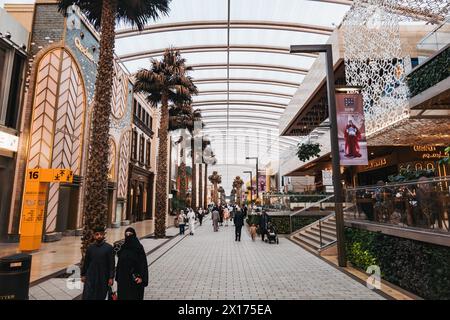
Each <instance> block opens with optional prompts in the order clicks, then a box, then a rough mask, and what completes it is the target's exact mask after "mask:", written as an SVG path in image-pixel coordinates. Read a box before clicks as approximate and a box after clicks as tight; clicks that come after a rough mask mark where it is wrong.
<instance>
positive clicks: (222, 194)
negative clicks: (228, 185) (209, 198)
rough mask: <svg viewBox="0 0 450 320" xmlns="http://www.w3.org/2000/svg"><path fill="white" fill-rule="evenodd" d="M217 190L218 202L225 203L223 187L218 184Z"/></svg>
mask: <svg viewBox="0 0 450 320" xmlns="http://www.w3.org/2000/svg"><path fill="white" fill-rule="evenodd" d="M217 191H218V192H219V195H220V196H219V199H220V204H224V203H225V189H224V188H223V187H222V186H220V187H219V189H217Z"/></svg>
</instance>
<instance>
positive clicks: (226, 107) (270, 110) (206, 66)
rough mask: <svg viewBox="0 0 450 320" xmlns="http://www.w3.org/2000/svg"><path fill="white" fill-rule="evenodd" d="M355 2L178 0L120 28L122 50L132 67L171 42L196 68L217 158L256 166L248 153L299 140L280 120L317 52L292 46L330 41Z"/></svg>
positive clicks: (275, 150)
mask: <svg viewBox="0 0 450 320" xmlns="http://www.w3.org/2000/svg"><path fill="white" fill-rule="evenodd" d="M350 4H351V1H347V0H334V1H333V0H329V1H327V0H325V1H314V0H290V1H288V0H245V1H242V0H172V3H171V12H170V14H169V16H168V17H165V18H163V19H161V20H159V21H157V22H156V23H152V24H151V25H149V26H147V27H146V28H145V29H144V30H143V31H142V32H137V31H136V30H132V29H130V28H129V27H128V26H119V27H118V28H117V39H116V53H117V55H118V56H119V58H120V59H121V61H122V63H123V64H124V65H125V67H126V68H127V69H128V70H129V71H130V72H131V73H134V72H136V71H137V70H138V69H139V68H141V67H146V66H148V65H149V59H150V58H159V57H161V56H162V53H163V51H164V49H165V48H167V47H175V48H177V49H179V50H180V51H181V53H182V55H183V56H184V57H185V58H186V59H187V63H188V64H189V65H191V66H192V67H193V69H194V71H193V72H192V73H191V76H192V77H193V78H194V80H195V83H196V85H197V87H198V88H199V95H198V96H196V97H195V98H194V108H198V109H200V110H202V115H203V119H204V122H205V124H206V125H205V128H204V133H205V135H207V136H208V137H210V139H211V141H212V147H213V149H214V152H215V154H216V155H217V158H218V161H219V163H221V164H227V165H231V164H238V163H241V164H249V165H251V163H252V162H250V163H249V162H248V161H247V160H245V157H246V156H258V157H259V161H260V166H261V165H262V164H264V163H267V162H269V161H272V160H278V158H279V155H280V153H282V152H284V150H286V148H289V147H292V146H295V145H296V143H297V141H298V139H297V138H292V137H279V136H278V119H279V117H280V116H281V114H282V113H283V111H284V109H285V107H286V106H287V105H288V103H289V102H290V100H291V98H292V96H293V94H294V93H295V91H296V90H297V89H298V87H299V86H300V85H301V83H302V80H303V78H304V76H305V74H306V73H307V72H308V70H309V68H310V67H311V65H312V64H313V62H314V60H315V59H316V57H317V55H315V54H298V55H293V54H290V53H289V49H290V46H291V45H293V44H322V43H325V42H326V41H327V40H328V38H329V35H330V34H331V32H332V31H333V30H334V28H335V27H336V26H338V25H339V24H340V23H341V21H342V19H343V17H344V15H345V14H346V12H347V11H348V9H349V8H350ZM236 162H237V163H236ZM240 174H241V175H242V172H240ZM229 175H230V176H234V175H233V174H229ZM230 179H231V177H230ZM227 184H229V183H227V182H226V181H224V185H225V186H226V185H227Z"/></svg>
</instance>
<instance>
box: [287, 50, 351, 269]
mask: <svg viewBox="0 0 450 320" xmlns="http://www.w3.org/2000/svg"><path fill="white" fill-rule="evenodd" d="M290 52H291V53H317V52H323V53H325V59H326V68H327V94H328V115H329V118H330V123H331V128H330V139H331V157H332V158H331V160H332V168H333V187H334V202H335V206H334V207H335V212H336V238H337V248H338V263H339V266H340V267H345V266H346V265H347V259H346V256H345V238H344V214H343V210H342V202H343V197H342V184H341V179H340V176H341V166H340V161H339V140H338V131H337V115H336V96H335V84H334V69H333V47H332V45H331V44H322V45H294V46H291V51H290Z"/></svg>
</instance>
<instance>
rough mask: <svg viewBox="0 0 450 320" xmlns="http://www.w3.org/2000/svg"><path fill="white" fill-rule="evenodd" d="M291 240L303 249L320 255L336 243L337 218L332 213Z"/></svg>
mask: <svg viewBox="0 0 450 320" xmlns="http://www.w3.org/2000/svg"><path fill="white" fill-rule="evenodd" d="M290 238H291V240H293V241H294V242H296V243H298V244H300V245H301V246H302V247H304V248H306V249H308V250H310V251H313V252H314V253H320V252H321V251H323V250H324V249H327V248H329V247H331V246H332V245H334V244H335V243H336V217H335V214H334V213H332V214H330V215H328V216H326V217H324V218H322V219H320V220H318V221H315V222H313V223H312V224H310V225H308V226H306V227H304V228H302V229H300V230H298V231H296V232H294V233H293V234H291V236H290Z"/></svg>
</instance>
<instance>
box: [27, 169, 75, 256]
mask: <svg viewBox="0 0 450 320" xmlns="http://www.w3.org/2000/svg"><path fill="white" fill-rule="evenodd" d="M50 182H53V183H72V182H73V173H72V171H71V170H69V169H42V168H39V169H28V170H27V174H26V179H25V192H24V196H23V204H22V216H21V220H20V244H19V249H20V250H21V251H34V250H38V249H39V248H40V247H41V242H42V227H43V223H44V214H45V206H46V203H47V190H48V184H49V183H50Z"/></svg>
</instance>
